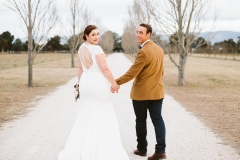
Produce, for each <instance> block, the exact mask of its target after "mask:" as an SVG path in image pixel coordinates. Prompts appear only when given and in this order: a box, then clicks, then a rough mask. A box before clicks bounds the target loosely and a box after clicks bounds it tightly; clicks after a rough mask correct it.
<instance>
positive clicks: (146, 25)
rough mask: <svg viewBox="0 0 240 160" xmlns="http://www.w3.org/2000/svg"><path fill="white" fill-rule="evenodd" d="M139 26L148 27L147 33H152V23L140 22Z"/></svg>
mask: <svg viewBox="0 0 240 160" xmlns="http://www.w3.org/2000/svg"><path fill="white" fill-rule="evenodd" d="M139 26H142V27H145V28H147V33H146V34H148V33H150V35H152V27H151V25H150V24H145V23H142V24H140V25H139Z"/></svg>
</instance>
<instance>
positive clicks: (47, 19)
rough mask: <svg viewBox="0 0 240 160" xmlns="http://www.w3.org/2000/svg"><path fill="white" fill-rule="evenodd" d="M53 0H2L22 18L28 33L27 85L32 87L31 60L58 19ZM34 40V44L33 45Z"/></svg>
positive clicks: (42, 45)
mask: <svg viewBox="0 0 240 160" xmlns="http://www.w3.org/2000/svg"><path fill="white" fill-rule="evenodd" d="M54 2H55V0H25V1H19V0H11V1H9V0H4V2H2V4H3V5H4V6H6V7H8V8H9V9H11V10H13V11H14V12H16V13H17V14H18V15H19V16H20V17H21V19H22V21H23V23H24V25H25V27H26V33H27V35H28V87H33V61H34V59H35V57H36V55H37V53H39V51H40V50H41V49H42V48H43V47H44V46H45V45H46V43H47V35H48V34H49V32H50V31H51V30H52V28H53V27H54V25H55V24H56V22H57V20H58V16H57V12H56V5H55V3H54ZM33 41H35V45H33Z"/></svg>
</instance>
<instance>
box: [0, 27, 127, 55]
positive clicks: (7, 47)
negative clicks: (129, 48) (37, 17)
mask: <svg viewBox="0 0 240 160" xmlns="http://www.w3.org/2000/svg"><path fill="white" fill-rule="evenodd" d="M61 39H63V38H62V37H60V36H59V35H56V36H54V37H52V38H50V39H48V40H47V43H46V45H45V46H44V47H43V48H42V51H50V52H55V51H68V52H69V51H70V47H69V44H70V41H71V38H69V39H68V40H67V42H66V43H65V44H61ZM82 42H83V41H82ZM82 42H81V43H82ZM81 43H79V45H78V46H77V47H79V46H80V45H81ZM99 45H101V47H102V48H103V50H104V51H105V52H108V53H109V52H113V51H114V52H120V51H123V49H122V46H121V37H120V36H119V35H118V34H117V33H114V32H112V31H106V32H105V33H103V35H102V36H101V40H100V42H99ZM27 46H28V41H25V42H22V41H21V39H19V38H17V39H15V40H14V35H11V33H10V32H8V31H6V32H3V33H2V34H1V35H0V48H1V49H2V52H10V51H14V52H21V51H27V50H28V48H27ZM33 46H36V44H35V41H34V40H33Z"/></svg>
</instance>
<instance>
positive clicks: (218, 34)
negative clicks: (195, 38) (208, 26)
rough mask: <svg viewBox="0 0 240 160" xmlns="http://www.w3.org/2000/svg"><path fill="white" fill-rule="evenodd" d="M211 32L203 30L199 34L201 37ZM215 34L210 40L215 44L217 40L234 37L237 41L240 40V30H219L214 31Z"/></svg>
mask: <svg viewBox="0 0 240 160" xmlns="http://www.w3.org/2000/svg"><path fill="white" fill-rule="evenodd" d="M207 34H209V32H202V33H201V34H200V35H199V36H200V37H203V38H204V37H206V35H207ZM214 34H215V36H214V37H213V38H212V39H210V41H211V42H212V44H214V43H215V42H221V41H224V40H228V39H233V40H234V41H235V42H237V41H238V38H237V37H239V36H240V32H233V31H218V32H214Z"/></svg>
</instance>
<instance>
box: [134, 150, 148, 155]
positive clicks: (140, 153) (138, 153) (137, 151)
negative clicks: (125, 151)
mask: <svg viewBox="0 0 240 160" xmlns="http://www.w3.org/2000/svg"><path fill="white" fill-rule="evenodd" d="M133 153H134V154H136V155H139V156H143V157H146V156H147V153H142V152H140V151H139V150H137V149H136V150H135V151H134V152H133Z"/></svg>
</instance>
